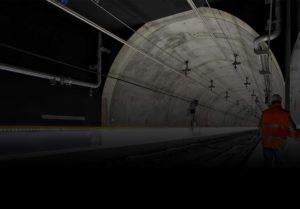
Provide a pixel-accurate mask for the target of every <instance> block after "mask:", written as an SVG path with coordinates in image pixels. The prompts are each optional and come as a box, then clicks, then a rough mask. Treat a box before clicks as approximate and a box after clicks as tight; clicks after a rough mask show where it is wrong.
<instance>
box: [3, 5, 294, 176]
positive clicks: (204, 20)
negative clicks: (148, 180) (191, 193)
mask: <svg viewBox="0 0 300 209" xmlns="http://www.w3.org/2000/svg"><path fill="white" fill-rule="evenodd" d="M0 5H1V6H2V7H0V15H2V16H3V18H1V20H0V25H2V28H3V33H2V34H1V35H0V75H1V76H0V81H1V86H2V88H1V90H0V91H1V93H2V95H3V97H2V98H3V102H2V108H1V109H0V115H2V117H1V118H0V164H1V166H3V168H12V167H13V168H15V167H17V168H19V167H21V168H36V167H42V168H50V169H54V170H55V169H56V168H76V169H91V170H97V171H100V172H105V171H106V170H113V169H115V168H117V169H128V168H138V169H149V168H150V169H158V170H164V169H169V168H180V169H185V168H187V169H201V170H206V169H209V168H217V169H224V168H225V169H229V170H230V169H232V170H234V169H239V170H248V169H249V170H251V169H254V170H255V169H263V168H264V166H265V162H266V155H263V153H264V154H265V153H266V149H265V147H264V146H265V145H264V139H265V138H266V137H265V135H264V130H265V129H264V127H265V124H264V121H265V120H264V115H265V114H267V113H266V112H268V110H269V109H271V108H272V107H274V105H275V103H276V102H279V100H276V101H274V95H279V96H280V102H281V106H280V107H281V109H280V111H281V112H284V113H282V114H286V115H289V118H290V119H289V120H291V121H292V122H289V126H290V127H292V126H293V127H294V129H293V132H291V133H293V135H289V136H288V137H287V136H286V141H287V142H286V144H287V145H286V148H285V149H286V150H288V151H287V153H289V156H288V157H287V159H288V160H287V161H288V163H287V164H288V166H289V167H293V168H298V167H299V166H298V162H299V160H298V159H300V156H298V155H299V154H298V153H299V152H298V151H297V150H299V148H300V147H299V145H298V144H297V141H298V140H297V138H300V134H299V133H298V132H297V128H298V127H299V125H298V124H299V122H298V119H299V117H298V116H299V111H298V103H299V102H298V99H297V98H298V94H299V92H298V86H299V84H298V80H299V79H298V75H299V72H298V67H299V64H298V59H299V58H298V57H299V53H298V49H299V47H298V45H299V39H297V37H298V33H299V25H300V24H299V20H298V19H299V18H297V17H299V5H300V4H299V1H292V2H290V1H287V2H285V1H282V0H270V1H259V0H255V1H234V0H205V1H198V0H176V1H171V0H164V1H159V0H153V1H151V2H150V1H147V0H141V1H137V0H128V1H127V0H126V1H125V0H124V1H123V0H122V1H117V0H113V1H108V0H87V1H80V0H23V1H21V0H15V1H5V2H1V3H0ZM12 11H14V12H12ZM288 111H290V112H288ZM273 115H274V114H273ZM269 117H271V118H272V117H273V116H269ZM282 117H283V116H282ZM273 118H275V116H274V117H273ZM273 120H274V119H273ZM265 123H266V122H265ZM273 123H276V124H275V125H277V123H280V124H279V125H278V127H279V129H280V128H281V129H283V128H286V127H285V126H284V125H282V123H285V122H282V121H281V120H278V121H275V122H274V121H273ZM269 125H270V124H269ZM271 126H274V124H271ZM276 127H277V126H276ZM269 128H270V127H269ZM271 128H272V127H271ZM286 129H287V128H286ZM279 132H280V131H278V132H276V134H278V133H279ZM280 133H281V132H280ZM273 135H274V134H273ZM273 137H275V136H273ZM275 138H276V137H275ZM277 138H278V137H277ZM293 139H296V140H293ZM272 150H273V149H272ZM276 153H277V152H276Z"/></svg>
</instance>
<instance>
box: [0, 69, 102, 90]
mask: <svg viewBox="0 0 300 209" xmlns="http://www.w3.org/2000/svg"><path fill="white" fill-rule="evenodd" d="M0 70H4V71H8V72H13V73H18V74H22V75H27V76H32V77H36V78H42V79H46V80H50V81H55V82H60V83H63V84H66V85H75V86H81V87H87V88H93V89H95V88H98V87H99V86H100V82H101V79H98V82H97V83H88V82H84V81H79V80H74V79H72V78H68V77H59V76H56V75H52V74H48V73H42V72H38V71H34V70H29V69H26V68H22V67H17V66H12V65H7V64H3V63H0Z"/></svg>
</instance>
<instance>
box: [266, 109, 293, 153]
mask: <svg viewBox="0 0 300 209" xmlns="http://www.w3.org/2000/svg"><path fill="white" fill-rule="evenodd" d="M261 123H262V124H261V125H262V144H263V147H265V148H270V149H280V148H281V147H282V146H283V145H284V144H285V143H286V140H287V137H288V136H289V113H288V112H287V111H285V110H284V109H282V107H281V104H273V105H272V106H271V107H270V108H269V109H267V110H265V111H264V112H263V114H262V121H261Z"/></svg>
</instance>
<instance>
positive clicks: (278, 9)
mask: <svg viewBox="0 0 300 209" xmlns="http://www.w3.org/2000/svg"><path fill="white" fill-rule="evenodd" d="M270 12H272V11H270ZM275 16H276V25H275V30H274V31H273V33H271V34H270V35H269V34H265V35H262V36H259V37H257V38H256V39H255V40H254V52H255V54H258V55H262V54H269V50H263V49H262V48H261V47H260V44H261V43H262V42H266V41H269V40H274V39H276V38H277V37H278V36H279V35H280V33H281V6H280V0H275ZM271 21H272V20H270V23H269V24H270V25H271V24H272V22H271Z"/></svg>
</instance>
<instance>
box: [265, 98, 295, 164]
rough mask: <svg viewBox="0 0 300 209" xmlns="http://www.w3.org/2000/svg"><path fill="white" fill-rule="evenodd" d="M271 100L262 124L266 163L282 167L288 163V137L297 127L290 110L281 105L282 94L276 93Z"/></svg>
mask: <svg viewBox="0 0 300 209" xmlns="http://www.w3.org/2000/svg"><path fill="white" fill-rule="evenodd" d="M271 102H272V105H271V106H270V107H269V108H268V109H267V110H265V111H263V114H262V118H261V124H260V128H261V136H262V146H263V156H264V165H265V167H266V168H274V167H275V168H282V167H284V166H285V163H286V159H285V158H286V149H285V147H286V143H287V138H288V137H289V136H291V135H292V133H294V132H295V130H296V128H295V125H294V123H293V121H292V120H291V118H290V115H289V112H288V111H286V110H284V109H283V108H282V106H281V105H282V98H281V96H280V95H278V94H274V95H273V96H272V97H271Z"/></svg>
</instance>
